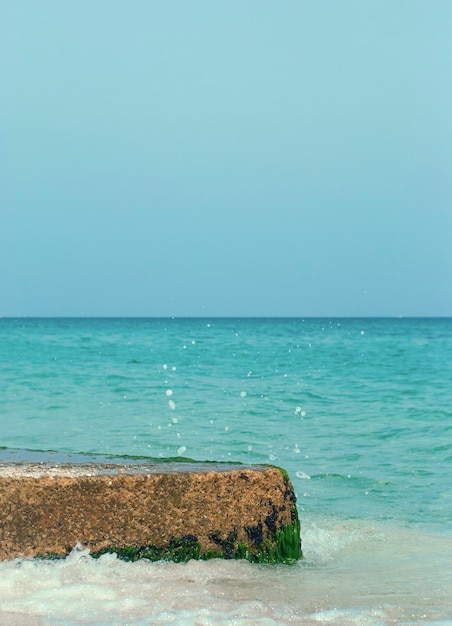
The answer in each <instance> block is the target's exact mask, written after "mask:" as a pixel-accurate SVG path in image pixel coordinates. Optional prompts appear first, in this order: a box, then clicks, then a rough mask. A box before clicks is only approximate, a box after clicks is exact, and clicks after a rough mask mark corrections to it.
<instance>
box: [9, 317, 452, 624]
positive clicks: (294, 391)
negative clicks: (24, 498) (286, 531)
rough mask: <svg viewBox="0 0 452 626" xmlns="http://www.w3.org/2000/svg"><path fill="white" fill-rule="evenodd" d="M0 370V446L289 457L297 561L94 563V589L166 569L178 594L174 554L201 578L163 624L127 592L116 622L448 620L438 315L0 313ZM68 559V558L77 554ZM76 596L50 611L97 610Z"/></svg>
mask: <svg viewBox="0 0 452 626" xmlns="http://www.w3.org/2000/svg"><path fill="white" fill-rule="evenodd" d="M0 381H1V388H2V393H1V413H0V420H1V438H0V445H1V446H4V447H5V448H6V449H5V450H3V452H2V456H3V458H6V457H8V455H10V454H11V450H13V449H21V450H23V449H32V450H37V449H39V450H59V451H66V452H89V453H100V454H111V455H124V454H125V455H144V456H150V457H177V456H181V457H190V458H194V459H199V460H221V461H223V460H233V461H241V462H244V463H247V462H249V463H256V462H257V463H273V464H276V465H280V466H282V467H284V468H285V469H287V470H288V472H289V474H290V476H291V479H292V482H293V484H294V488H295V491H296V493H297V496H298V507H299V511H300V518H301V523H302V541H303V548H304V552H305V555H306V560H305V561H304V562H303V563H301V564H299V565H298V566H296V567H295V568H289V571H287V570H286V569H284V568H283V569H282V570H280V569H277V570H275V569H273V570H271V571H269V570H268V568H265V567H264V568H262V567H260V566H257V567H254V569H253V566H251V569H250V567H249V566H248V564H243V563H242V564H229V563H218V562H215V563H214V565H212V564H205V563H204V564H194V563H191V564H189V565H188V566H174V565H173V564H159V565H156V564H147V570H146V572H144V571H141V570H140V569H139V568H138V567H137V568H136V569H130V570H127V568H126V566H125V565H120V564H118V563H116V562H115V563H109V564H106V562H105V563H104V566H105V580H104V581H103V582H99V583H98V584H99V585H103V586H102V589H103V590H104V591H105V585H107V586H108V584H109V583H108V578H109V577H110V576H111V571H113V570H114V571H116V569H115V568H119V569H118V572H119V570H120V572H122V574H124V576H125V580H131V579H134V580H135V586H134V589H137V588H140V584H141V583H142V582H143V580H144V579H145V578H146V576H148V575H149V576H151V574H152V572H154V573H155V572H156V571H157V568H159V567H160V570H158V571H159V572H160V574H159V575H161V570H162V568H166V569H165V572H166V573H167V575H168V576H169V578H170V580H171V584H173V585H174V587H175V589H176V590H178V592H177V593H176V595H177V594H179V595H181V597H185V596H184V589H186V587H187V583H186V577H187V574H186V572H187V567H189V568H192V569H193V572H191V574H190V576H191V579H193V580H195V581H196V580H198V581H200V580H204V582H203V583H201V582H198V583H193V584H194V585H195V587H196V584H197V585H198V586H197V587H196V590H197V591H196V593H199V594H200V597H199V598H198V600H197V601H196V602H195V605H196V607H195V608H193V606H191V605H190V603H188V604H184V603H183V602H182V603H181V605H180V606H179V605H177V606H175V607H173V608H172V609H171V611H170V613H168V615H169V617H168V620H170V619H171V620H173V621H166V622H164V621H163V617H164V615H165V610H164V609H163V608H161V607H160V608H158V607H157V608H155V607H154V609H152V610H151V608H149V607H147V608H143V606H142V604H141V603H140V602H141V601H140V602H138V601H137V605H136V606H135V605H133V602H132V603H131V599H130V597H128V596H127V597H126V599H127V598H128V601H129V604H130V603H131V604H130V606H131V607H132V605H133V607H132V608H130V611H129V613H127V620H129V621H127V623H131V624H132V623H133V624H135V623H137V624H139V623H140V624H141V623H143V624H146V623H160V622H158V620H161V621H162V623H184V624H186V623H232V622H231V620H232V619H234V620H239V621H238V622H237V623H243V624H248V623H259V624H261V623H262V624H264V623H269V624H270V623H315V624H319V623H338V624H340V623H375V624H386V623H388V624H389V623H402V622H403V623H416V624H417V623H425V624H427V623H429V624H433V623H436V624H437V623H441V624H445V623H452V600H450V596H452V593H451V592H450V589H452V564H451V562H452V551H451V544H452V533H451V531H452V522H451V520H452V490H451V487H450V480H451V475H452V402H451V400H452V319H368V318H366V319H305V320H303V319H215V318H214V319H0ZM370 547H371V548H370ZM78 554H79V553H77V555H78ZM77 555H74V557H73V561H68V563H67V564H66V567H67V568H69V567H70V566H73V567H75V568H77V567H82V566H80V562H83V563H85V565H84V566H83V567H88V565H86V563H89V562H90V558H89V557H88V556H86V555H84V556H82V557H80V556H77ZM71 564H72V565H71ZM129 565H130V564H129ZM10 566H11V565H10V564H1V567H5V568H6V567H10ZM28 566H29V567H34V568H37V571H38V572H39V571H40V570H39V568H40V567H44V566H43V565H42V564H36V563H34V564H28V565H27V567H28ZM50 567H53V568H54V569H52V576H53V577H55V580H53V578H52V576H51V577H50V578H49V575H48V571H50V570H46V572H47V574H46V576H47V579H48V580H53V587H52V586H51V587H50V588H49V589H53V593H55V590H56V589H58V593H60V594H63V595H64V593H66V592H67V591H68V590H67V589H66V588H64V589H63V587H61V586H60V584H61V583H60V582H57V581H60V580H61V576H60V574H58V572H59V570H58V569H57V568H58V567H62V566H61V564H60V565H58V564H51V566H50ZM130 567H131V568H133V566H130ZM140 567H141V568H142V569H143V566H140ZM124 568H126V569H124ZM184 568H185V569H184ZM215 568H216V569H215ZM228 568H229V569H228ZM234 568H235V569H234ZM336 568H337V572H336V574H337V575H336V577H335V571H336ZM14 571H15V570H14ZM77 571H78V570H77ZM96 571H97V570H96ZM126 571H127V574H125V572H126ZM275 571H277V572H278V574H277V579H279V580H284V581H285V583H284V584H285V589H286V596H287V602H285V603H283V606H282V607H279V608H275V607H277V605H278V602H281V594H277V593H275V595H274V597H272V594H271V593H270V591H269V589H270V588H272V585H273V586H274V585H275V584H276V583H275ZM8 572H9V570H8ZM107 572H109V573H107ZM182 572H184V573H182ZM250 572H251V573H250ZM397 572H398V574H397ZM410 572H411V574H410ZM0 573H1V572H0ZM122 574H121V575H122ZM117 576H120V573H117ZM140 576H141V578H140ZM209 576H210V577H211V578H209ZM143 577H144V578H143ZM203 577H204V578H203ZM206 577H207V578H208V579H209V580H214V581H217V579H218V580H219V581H220V582H212V584H211V586H212V589H215V590H216V591H215V593H217V592H218V594H220V595H219V597H220V596H221V598H222V604H221V607H220V608H218V610H216V609H215V611H216V612H215V611H214V610H213V609H212V608H211V606H212V602H211V603H210V605H209V606H210V608H209V607H207V608H206V607H204V606H203V605H202V602H203V600H202V597H203V595H202V594H203V593H204V592H203V590H205V589H206ZM243 577H245V579H246V581H247V583H246V589H248V592H249V594H248V595H249V597H248V596H246V601H245V599H243V598H241V596H242V595H243V589H244V578H243ZM278 577H279V578H278ZM35 578H36V572H34V574H33V579H35ZM254 578H256V581H255V584H254V586H253V583H252V582H250V580H253V579H254ZM339 579H340V581H341V582H339ZM184 581H185V582H184ZM221 581H223V582H221ZM231 581H232V582H231ZM364 581H365V589H364V588H363V589H361V586H362V585H364ZM407 581H408V582H407ZM146 584H147V585H149V584H150V583H149V581H148V582H147V583H146ZM90 585H91V589H92V590H95V589H98V588H97V587H96V584H95V583H94V582H93V581H91V583H90ZM124 585H125V583H123V587H124ZM143 585H144V582H143ZM267 587H268V588H267ZM207 588H208V585H207ZM1 589H2V587H1V583H0V610H3V611H5V615H6V612H8V613H10V614H14V616H15V618H17V616H18V615H26V616H27V619H28V620H30V619H31V616H33V618H36V619H37V620H38V619H39V620H44V621H41V622H36V623H46V624H47V623H53V622H52V620H55V623H59V622H58V620H59V619H61V615H60V613H58V610H60V609H57V608H55V611H56V612H54V613H52V609H51V608H50V609H49V608H47V609H46V611H47V613H46V611H44V609H42V610H41V609H39V607H38V604H39V603H37V604H36V606H35V605H34V604H33V602H32V600H31V599H30V598H29V597H28V596H26V594H25V595H24V594H22V595H21V594H17V595H14V594H15V593H16V592H14V594H13V595H14V600H12V601H11V602H10V603H9V604H8V601H7V600H5V599H4V598H3V600H2V592H1ZM8 589H10V593H11V588H10V587H8ZM14 589H16V587H14ZM99 589H100V588H99ZM99 589H98V591H99ZM261 589H264V590H266V591H265V593H263V592H262V591H261ZM302 589H304V590H305V591H306V590H309V593H310V596H309V600H310V601H309V602H308V603H306V602H307V600H306V595H305V591H303V593H301V590H302ZM325 589H330V592H329V593H328V594H326V593H325ZM332 590H334V593H333V591H332ZM359 590H360V591H359ZM110 591H111V589H110ZM192 592H193V590H192ZM49 593H50V591H49ZM92 593H93V594H94V595H95V592H94V591H92ZM99 593H100V592H99ZM115 593H118V590H117V588H115ZM158 593H162V592H158V591H156V594H158ZM196 593H195V594H194V596H193V593H192V597H196ZM212 593H213V592H212ZM245 595H246V594H245ZM132 596H133V594H132ZM214 596H215V597H217V596H216V595H215V594H214ZM229 596H230V597H229ZM228 597H229V604H228ZM27 598H28V599H27ZM422 598H424V599H422ZM126 599H124V602H126ZM169 602H170V601H169V599H167V603H169ZM250 602H251V603H254V604H253V606H254V609H253V608H250V605H249V603H250ZM51 604H52V603H51ZM57 604H58V603H56V604H55V606H57ZM69 604H70V603H69ZM214 604H215V602H214ZM217 604H218V603H217ZM67 606H68V604H67V602H65V603H64V607H65V610H67ZM278 606H279V605H278ZM24 607H25V608H24ZM33 607H34V608H33ZM237 607H238V608H237ZM287 607H289V608H290V611H289V609H288V608H287ZM73 608H74V612H73V614H72V613H71V614H70V615H65V617H64V619H65V623H70V620H76V621H74V622H73V623H94V622H95V621H96V620H97V623H100V622H99V616H97V617H92V614H91V613H89V611H88V613H87V614H86V615H85V617H83V616H82V617H81V616H80V614H79V613H77V611H76V610H75V605H74V607H73ZM61 610H62V609H61ZM93 610H94V609H93ZM115 610H116V609H115ZM203 611H204V613H203ZM206 611H207V612H206ZM209 611H210V613H209ZM212 611H213V612H212ZM231 611H232V613H231ZM234 611H235V613H234ZM240 611H242V613H241V612H240ZM278 611H279V613H278ZM259 612H261V613H262V614H260V613H259ZM236 613H237V615H236ZM232 614H233V615H235V617H233V618H232V617H231V615H232ZM112 615H113V614H112ZM115 615H116V614H115ZM90 616H91V617H90ZM256 616H257V617H256ZM104 617H105V616H104ZM90 619H92V620H93V621H92V622H90V621H89V620H90ZM111 619H112V620H113V621H108V619H107V621H106V622H105V623H108V624H110V623H125V621H124V620H125V617H124V615H122V617H121V618H120V621H119V622H115V621H114V620H115V619H119V618H118V617H114V616H113V617H112V618H111ZM45 620H47V621H45ZM77 620H78V621H77ZM83 620H85V621H83ZM134 620H135V621H134ZM146 620H147V621H146ZM203 620H204V621H203ZM222 620H223V621H222ZM253 620H257V621H253ZM265 620H267V621H265ZM272 620H273V621H272ZM322 620H323V621H322ZM347 620H348V621H347ZM353 620H354V621H353ZM363 620H364V621H363ZM366 620H367V621H366ZM369 620H370V621H369ZM372 620H373V621H372ZM391 620H392V621H391ZM27 623H29V622H27ZM234 623H235V622H234Z"/></svg>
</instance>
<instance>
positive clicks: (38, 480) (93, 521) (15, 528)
mask: <svg viewBox="0 0 452 626" xmlns="http://www.w3.org/2000/svg"><path fill="white" fill-rule="evenodd" d="M294 519H296V520H297V521H298V518H297V517H296V509H295V496H294V493H293V489H292V485H291V483H290V481H289V480H288V479H287V477H284V475H283V473H282V472H281V471H280V470H279V469H278V468H272V467H266V466H241V465H236V466H233V465H230V466H228V465H222V464H212V463H208V464H202V463H199V464H198V463H162V464H161V465H160V464H155V465H142V466H133V465H131V466H128V465H122V466H121V465H108V464H104V465H101V464H92V465H91V464H84V465H52V464H46V463H38V464H29V463H28V464H27V463H4V464H0V559H1V560H4V559H13V558H16V557H36V556H42V557H46V556H65V555H66V554H68V552H69V551H70V550H71V549H72V548H73V547H74V545H75V544H76V543H77V542H80V543H81V544H82V546H83V547H84V548H89V549H90V551H91V552H97V551H101V550H108V549H110V548H111V547H112V546H149V545H151V546H155V547H157V548H164V547H165V546H168V545H169V544H170V543H171V541H174V539H180V538H184V537H191V538H192V539H193V538H194V539H195V540H196V541H197V542H198V543H199V546H200V551H201V554H204V553H206V552H207V551H209V550H219V549H220V548H221V545H222V542H226V541H227V540H228V539H229V544H230V545H229V550H230V552H231V550H232V549H236V548H237V546H238V545H239V544H242V545H243V544H246V546H247V547H248V548H249V549H250V550H251V551H253V550H256V549H257V548H259V546H261V545H263V543H265V542H267V545H270V544H272V545H273V544H274V543H275V537H276V536H277V534H278V531H279V530H281V529H282V528H283V527H284V526H285V525H287V524H292V523H293V521H294ZM232 544H233V545H232ZM223 556H226V558H228V554H226V555H225V554H223Z"/></svg>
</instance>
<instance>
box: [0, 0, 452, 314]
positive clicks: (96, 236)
mask: <svg viewBox="0 0 452 626" xmlns="http://www.w3.org/2000/svg"><path fill="white" fill-rule="evenodd" d="M451 68H452V2H451V1H450V0H353V1H352V0H329V1H325V0H310V1H305V0H287V1H284V2H275V1H274V0H272V1H268V0H240V1H236V0H227V1H226V0H224V1H223V0H190V1H188V0H179V1H176V0H164V1H162V0H159V1H158V2H157V1H154V0H127V1H125V0H121V1H119V0H89V1H88V0H65V1H60V0H39V1H38V2H37V1H36V0H0V88H1V92H2V93H1V98H0V203H1V207H0V315H5V316H6V315H8V316H16V315H44V316H47V315H55V316H59V315H74V316H78V315H87V316H88V315H95V316H97V315H99V316H110V315H111V316H116V315H131V316H135V315H138V316H167V315H168V316H173V315H174V316H208V317H209V316H217V315H224V316H229V315H234V316H254V315H256V316H267V315H268V316H279V315H281V316H286V315H287V316H302V317H303V316H317V315H318V316H342V315H352V316H354V315H358V316H359V315H403V316H408V315H421V316H422V315H448V316H450V315H452V70H451Z"/></svg>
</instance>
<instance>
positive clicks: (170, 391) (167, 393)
mask: <svg viewBox="0 0 452 626" xmlns="http://www.w3.org/2000/svg"><path fill="white" fill-rule="evenodd" d="M166 395H167V396H168V397H169V396H172V395H173V390H172V389H167V390H166Z"/></svg>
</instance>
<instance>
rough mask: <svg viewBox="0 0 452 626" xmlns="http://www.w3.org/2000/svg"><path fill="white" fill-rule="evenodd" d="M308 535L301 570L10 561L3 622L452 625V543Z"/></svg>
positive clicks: (306, 530)
mask: <svg viewBox="0 0 452 626" xmlns="http://www.w3.org/2000/svg"><path fill="white" fill-rule="evenodd" d="M302 535H303V550H304V553H305V560H304V561H301V562H300V563H298V564H296V565H295V566H291V567H289V566H284V565H276V566H273V565H252V564H249V563H247V562H244V561H223V560H214V561H207V562H204V561H190V562H189V563H187V564H175V563H165V562H159V563H149V562H148V561H139V562H137V563H125V562H122V561H120V560H118V559H117V558H116V556H115V555H114V554H106V555H103V556H102V557H101V558H100V559H97V560H96V559H92V558H91V557H90V556H89V554H88V551H87V550H84V549H83V548H82V546H77V547H76V549H74V551H73V552H72V553H71V554H70V555H69V557H67V558H66V559H65V560H61V561H27V560H23V559H17V560H16V561H10V562H3V563H0V624H2V626H7V625H8V624H10V625H13V624H14V625H20V626H23V625H24V624H27V625H30V626H31V625H33V626H34V625H37V624H39V625H42V626H56V625H57V624H64V625H65V626H75V625H79V624H83V625H86V624H96V625H97V626H104V625H105V626H111V625H113V624H128V625H130V626H132V625H133V626H135V625H140V626H141V625H144V624H183V625H185V624H187V625H189V624H196V625H204V624H205V625H212V624H236V625H238V626H249V625H258V624H259V625H263V626H274V625H276V624H278V625H279V624H281V625H289V624H303V625H305V626H306V625H308V626H319V625H323V624H324V625H329V624H343V625H347V624H350V625H352V626H361V625H363V626H364V625H370V626H376V625H377V624H378V625H379V626H385V625H386V624H387V625H389V624H394V623H399V624H401V623H405V624H411V625H423V626H425V625H427V624H429V626H433V624H446V623H449V624H450V618H451V605H450V600H449V598H450V588H452V586H451V583H452V580H451V571H450V561H449V557H450V553H451V543H452V542H451V539H450V538H448V537H445V536H441V535H431V536H429V535H426V534H425V533H415V532H411V531H410V532H408V531H406V529H402V528H394V527H393V526H385V525H379V526H372V525H369V524H364V523H363V522H356V521H353V520H350V521H342V522H340V521H334V520H332V521H330V522H328V523H327V522H325V521H324V520H317V521H316V522H314V521H313V522H310V523H305V524H304V526H303V533H302ZM448 620H449V622H448Z"/></svg>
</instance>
